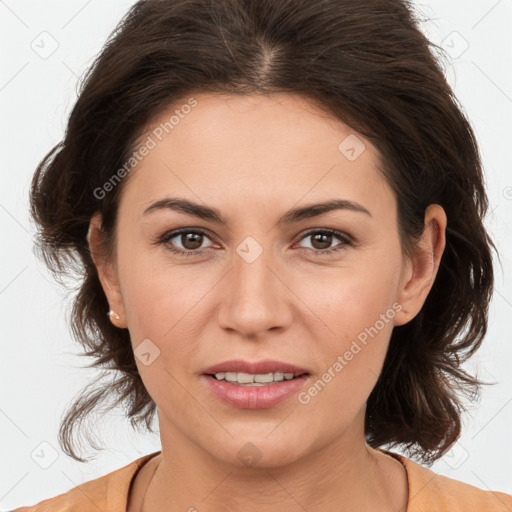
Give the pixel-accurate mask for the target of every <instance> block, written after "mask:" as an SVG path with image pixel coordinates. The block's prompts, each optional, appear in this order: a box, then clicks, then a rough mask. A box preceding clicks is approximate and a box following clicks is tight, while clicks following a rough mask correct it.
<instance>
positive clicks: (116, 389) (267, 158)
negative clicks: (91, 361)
mask: <svg viewBox="0 0 512 512" xmlns="http://www.w3.org/2000/svg"><path fill="white" fill-rule="evenodd" d="M31 205H32V214H33V216H34V218H35V220H36V221H37V222H38V223H39V225H40V227H41V231H40V237H41V238H40V239H41V244H42V250H43V255H44V256H45V258H46V261H47V262H48V264H49V266H50V268H51V269H52V270H54V271H55V272H56V273H57V274H58V273H60V272H65V271H66V270H67V268H68V267H69V263H70V261H71V260H70V258H72V259H73V258H74V260H75V261H79V262H80V264H81V265H82V267H83V282H82V285H81V288H80V290H79V293H78V295H77V297H76V300H75V303H74V319H73V328H74V332H75V334H76V336H77V338H78V339H79V341H80V342H81V343H82V344H83V345H84V347H85V348H86V350H87V354H88V355H90V356H92V357H94V358H95V366H98V367H102V368H108V369H109V370H116V371H118V372H119V373H118V374H116V375H117V376H118V378H117V380H116V381H115V383H114V385H113V386H112V385H109V386H106V387H103V388H100V389H98V390H97V391H96V392H95V393H93V394H90V395H86V396H85V397H84V398H82V399H81V400H78V401H77V402H76V403H75V405H74V406H73V407H72V408H71V409H70V411H69V412H68V414H67V416H66V418H65V421H64V422H63V424H62V427H61V431H60V441H61V445H62V447H63V449H64V450H65V451H66V453H67V454H68V455H70V456H72V457H74V458H75V459H76V460H83V459H82V458H80V457H79V455H78V454H77V452H76V450H75V447H74V442H73V434H74V429H75V427H76V426H77V424H78V423H79V421H80V420H81V419H83V418H84V417H86V416H87V415H88V414H89V413H90V412H91V411H92V410H93V409H94V408H95V406H96V404H97V403H98V402H99V401H101V400H102V399H104V398H106V397H108V396H109V395H112V393H113V394H114V395H115V396H116V397H117V402H118V403H119V404H121V403H124V402H127V404H128V417H129V418H130V419H131V421H132V423H133V424H134V425H136V424H140V423H144V424H145V425H146V426H149V424H150V422H151V419H152V418H153V416H154V413H155V412H156V410H158V421H159V427H160V437H161V442H162V450H161V451H159V452H155V453H152V454H149V455H146V456H144V457H142V458H140V459H138V460H136V461H134V462H133V463H131V464H129V465H128V466H126V467H124V468H121V469H119V470H117V471H115V472H113V473H110V474H108V475H105V476H103V477H100V478H98V479H96V480H92V481H90V482H86V483H85V484H82V485H81V486H80V487H79V488H78V487H77V488H74V489H71V490H70V491H69V492H67V493H64V494H62V495H60V496H57V497H54V498H50V499H48V500H45V501H44V502H41V503H40V504H38V505H35V506H33V507H28V508H22V509H18V510H89V509H91V507H94V508H95V510H96V509H100V510H109V511H114V510H115V511H117V510H119V511H121V510H128V511H129V512H133V511H139V510H142V511H153V510H172V511H174V510H176V511H178V510H188V511H195V510H198V511H217V510H241V511H253V510H258V511H259V510H265V511H275V510H276V511H277V510H280V511H281V510H286V511H292V512H293V511H299V510H300V511H303V510H315V511H322V512H323V511H339V510H379V511H383V512H387V511H395V512H396V511H406V512H417V511H426V510H439V511H441V510H442V511H448V510H449V511H450V512H456V511H469V510H475V511H476V510H478V511H482V510H485V511H505V510H511V509H512V496H510V495H508V494H505V493H503V492H492V491H487V490H481V489H478V488H476V487H473V486H471V485H468V484H465V483H463V482H459V481H456V480H453V479H450V478H447V477H443V476H440V475H436V474H435V473H434V472H432V471H431V470H429V469H427V468H426V467H424V466H421V465H420V464H419V463H418V462H414V461H413V460H412V459H411V458H408V457H405V456H403V455H400V454H398V453H395V452H392V451H389V450H387V449H384V448H383V446H388V447H392V446H402V447H403V448H404V449H405V450H406V451H407V452H408V453H409V455H410V456H411V457H415V458H417V459H418V460H419V461H422V462H424V463H427V464H429V463H431V462H433V461H434V460H436V459H438V458H440V457H441V456H442V455H443V454H444V453H446V452H447V451H448V450H449V449H450V447H452V446H453V445H454V443H455V442H456V440H457V438H458V437H459V435H460V430H461V414H462V412H463V405H462V398H461V396H462V395H463V394H469V395H470V396H471V394H472V393H474V392H475V391H476V390H477V389H478V386H479V384H481V383H480V382H479V381H478V380H477V379H476V378H474V377H472V376H471V375H469V374H467V373H466V372H464V371H463V370H462V369H461V363H462V362H463V361H464V360H465V359H467V358H468V357H469V356H470V355H472V354H473V353H474V352H475V351H476V350H477V349H478V347H479V346H480V344H481V342H482V339H483V337H484V335H485V332H486V329H487V311H488V304H489V300H490V297H491V294H492V288H493V268H492V252H491V251H492V249H493V248H494V245H493V243H492V241H491V239H490V237H489V235H488V233H487V232H486V230H485V228H484V226H483V222H482V219H483V217H484V215H485V212H486V209H487V197H486V192H485V190H484V187H483V177H482V169H481V162H480V157H479V153H478V148H477V145H476V142H475V138H474V134H473V132H472V130H471V127H470V125H469V123H468V121H467V119H466V117H465V116H464V114H463V112H462V111H461V110H460V108H459V107H458V105H457V102H456V99H455V98H454V96H453V93H452V91H451V89H450V87H449V86H448V84H447V82H446V80H445V78H444V76H443V73H442V71H441V69H440V67H439V65H438V63H437V62H436V60H435V59H434V57H433V54H432V53H431V51H430V46H429V42H428V41H427V40H426V38H425V37H424V36H423V34H422V33H421V32H420V30H419V29H418V27H417V24H416V21H415V19H414V17H413V14H412V13H411V10H410V7H409V6H408V4H407V3H406V2H405V1H397V0H386V1H383V0H363V1H361V2H352V1H349V0H325V1H321V2H310V1H307V0H278V1H276V0H223V1H220V0H219V1H212V0H208V1H206V0H189V1H187V2H185V1H181V0H172V1H171V0H166V1H163V0H160V1H159V0H147V1H141V2H138V3H137V4H135V5H134V6H133V8H132V9H131V10H130V11H129V13H128V14H127V16H126V17H125V18H124V19H123V21H122V22H121V24H120V26H119V27H118V30H116V31H115V32H114V33H113V34H112V36H111V38H110V39H109V41H108V42H107V44H106V46H105V47H104V49H103V51H102V52H101V54H100V55H99V57H98V58H97V60H96V62H95V64H94V65H93V67H92V68H91V70H90V72H89V74H88V76H87V77H86V80H85V83H84V85H83V87H82V90H81V93H80V97H79V99H78V101H77V103H76V105H75V107H74V109H73V111H72V113H71V116H70V119H69V123H68V126H67V131H66V136H65V139H64V140H63V141H62V143H61V144H59V145H58V146H56V147H55V148H54V149H53V150H52V151H51V152H50V153H49V154H48V155H47V156H46V157H45V159H44V160H43V161H42V162H41V164H40V166H39V167H38V169H37V171H36V174H35V176H34V180H33V184H32V190H31ZM107 312H108V314H106V313H107Z"/></svg>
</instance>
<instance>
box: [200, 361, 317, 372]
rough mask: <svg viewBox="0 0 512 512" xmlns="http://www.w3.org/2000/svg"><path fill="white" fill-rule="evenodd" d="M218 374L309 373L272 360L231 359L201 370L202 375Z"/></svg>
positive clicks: (297, 367)
mask: <svg viewBox="0 0 512 512" xmlns="http://www.w3.org/2000/svg"><path fill="white" fill-rule="evenodd" d="M219 372H243V373H252V374H256V373H271V372H272V373H275V372H283V373H294V374H295V375H301V374H303V373H309V372H308V370H307V369H305V368H300V367H299V366H295V365H293V364H289V363H285V362H282V361H276V360H273V359H264V360H262V361H244V360H243V359H231V360H230V361H224V362H222V363H217V364H214V365H213V366H209V367H208V368H206V369H205V370H203V374H204V375H213V374H215V373H219Z"/></svg>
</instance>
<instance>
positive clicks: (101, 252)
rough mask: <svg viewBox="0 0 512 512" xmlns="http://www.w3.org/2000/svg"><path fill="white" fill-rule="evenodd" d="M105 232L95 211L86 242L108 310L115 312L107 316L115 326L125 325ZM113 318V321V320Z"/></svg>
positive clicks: (119, 293) (123, 311) (99, 216)
mask: <svg viewBox="0 0 512 512" xmlns="http://www.w3.org/2000/svg"><path fill="white" fill-rule="evenodd" d="M104 237H105V233H104V232H103V230H102V217H101V214H100V213H95V214H94V215H93V216H92V217H91V220H90V222H89V231H88V233H87V242H88V243H89V251H90V253H91V257H92V259H93V262H94V265H95V266H96V270H97V272H98V278H99V280H100V283H101V286H102V288H103V291H104V293H105V295H106V297H107V301H108V303H109V306H110V311H112V312H114V313H115V315H116V316H115V317H113V315H111V314H109V312H107V311H105V314H109V318H110V320H111V321H112V323H113V324H114V325H115V326H116V327H121V328H124V327H126V320H125V319H126V315H125V309H124V305H123V300H122V295H121V291H120V287H119V280H118V276H117V273H116V271H115V264H114V262H112V261H111V260H110V258H109V255H108V254H107V253H106V251H105V247H104ZM114 320H115V321H114Z"/></svg>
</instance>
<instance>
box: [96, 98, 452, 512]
mask: <svg viewBox="0 0 512 512" xmlns="http://www.w3.org/2000/svg"><path fill="white" fill-rule="evenodd" d="M194 97H195V98H196V99H197V101H198V105H197V106H196V107H194V108H193V109H192V111H191V112H190V113H189V114H188V115H186V116H184V118H183V119H180V122H179V124H178V125H177V126H175V127H174V129H173V131H172V132H171V133H170V134H169V135H167V136H166V137H164V138H163V140H162V141H161V142H159V143H158V145H157V146H156V147H155V148H154V149H152V150H151V151H150V152H149V154H148V155H147V156H146V157H145V158H144V159H143V160H142V161H141V162H140V163H139V164H138V165H137V166H136V167H135V168H134V170H133V171H131V174H130V175H129V177H128V179H127V182H126V183H125V184H124V189H123V192H122V195H121V200H120V205H119V217H118V225H117V242H116V243H117V246H116V247H117V256H116V258H115V259H114V260H111V259H109V258H108V257H106V256H105V255H103V254H102V253H101V251H100V245H99V244H100V241H101V236H102V234H101V231H100V226H101V216H100V215H99V214H96V215H94V216H93V218H92V219H91V229H90V247H91V252H92V254H93V258H94V260H95V263H96V266H97V268H98V272H99V276H100V280H101V283H102V286H103V289H104V291H105V293H106V296H107V298H108V302H109V305H110V307H111V309H112V310H114V311H115V312H116V313H117V314H118V315H119V319H117V320H113V321H114V322H115V324H116V325H117V326H118V327H120V328H128V329H129V332H130V336H131V340H132V345H133V348H134V350H135V349H136V348H137V346H138V345H139V344H140V343H141V342H142V341H143V340H145V339H148V338H149V339H150V340H151V342H152V343H154V345H156V346H157V347H158V349H159V350H160V355H159V356H158V357H157V358H156V359H154V361H153V362H152V363H151V364H150V365H148V366H146V365H145V364H142V362H141V361H140V360H139V359H138V358H136V361H137V366H138V369H139V372H140V375H141V377H142V380H143V382H144V384H145V386H146V388H147V390H148V392H149V394H150V395H151V397H152V398H153V400H154V401H155V403H156V405H157V408H158V417H159V426H160V436H161V442H162V453H161V455H159V456H157V457H155V458H153V459H152V460H151V461H150V463H148V464H147V465H146V466H144V467H143V468H142V470H141V471H140V472H139V473H138V474H137V477H136V479H135V482H134V488H133V491H132V493H131V495H130V501H129V508H128V510H130V511H134V510H140V507H141V503H142V497H143V495H144V493H145V492H146V491H147V495H146V498H145V505H144V507H145V508H144V509H145V510H163V509H164V508H163V507H166V508H165V510H172V511H174V510H176V511H178V510H180V511H185V510H189V509H190V510H193V509H191V507H195V508H196V509H197V510H200V511H201V512H203V511H209V512H213V511H221V510H222V511H224V510H244V511H249V512H250V511H258V512H259V511H261V510H265V511H270V512H273V511H278V510H279V511H282V510H287V511H291V512H295V511H301V512H302V511H304V510H316V511H334V510H336V511H339V510H379V511H395V512H397V511H399V510H405V508H406V504H407V500H408V489H407V475H406V473H405V470H404V468H403V466H402V465H401V464H400V463H399V462H398V461H397V460H395V459H393V458H392V457H390V456H388V455H385V454H383V453H382V452H380V451H377V450H373V449H371V448H370V447H369V446H368V445H367V444H366V443H365V438H364V417H365V404H366V400H367V398H368V396H369V394H370V392H371V391H372V389H373V387H374V386H375V383H376V381H377V378H378V375H379V373H380V371H381V369H382V365H383V362H384V358H385V355H386V350H387V347H388V343H389V339H390V336H391V332H392V329H393V327H394V326H395V325H402V324H404V323H407V322H408V321H410V320H411V319H412V318H413V317H414V316H415V315H416V314H417V313H418V312H419V311H420V309H421V307H422V305H423V303H424V301H425V299H426V297H427V295H428V293H429V291H430V289H431V287H432V284H433V282H434V279H435V276H436V273H437V269H438V266H439V261H440V259H441V255H442V253H443V250H444V247H445V229H446V215H445V213H444V211H443V209H442V208H441V207H440V206H439V205H430V206H429V208H428V209H427V210H426V212H425V230H424V234H423V237H422V239H421V241H420V243H419V244H418V247H417V248H416V249H415V252H414V254H413V256H412V257H411V258H406V257H405V256H404V255H403V253H402V249H401V244H400V239H399V234H398V223H397V206H396V204H397V203H396V198H395V196H394V194H393V191H392V189H391V188H390V187H389V185H388V184H387V182H386V181H385V179H384V178H383V176H382V174H381V172H380V171H379V170H378V168H377V165H378V163H379V159H380V155H379V153H378V151H377V150H376V148H375V147H374V146H373V145H372V144H371V143H370V142H369V141H368V140H366V139H365V138H364V137H363V136H362V135H360V134H357V133H356V132H354V130H352V129H351V128H350V127H348V126H347V125H345V124H344V123H343V122H341V121H340V120H338V119H335V118H331V117H328V116H327V115H326V114H325V113H324V112H321V111H320V110H318V109H316V108H315V107H314V105H313V104H311V103H309V102H307V101H306V100H305V99H303V98H301V97H300V96H296V95H291V94H281V93H280V94H273V95H270V96H269V95H267V96H260V95H246V96H234V95H219V94H210V93H203V94H199V95H194ZM177 107H179V105H178V106H176V105H173V107H172V108H170V109H169V110H168V111H167V110H166V111H165V112H162V115H161V116H159V117H158V118H157V119H155V120H154V122H153V123H152V124H151V126H150V127H149V128H148V133H147V134H150V133H151V130H152V129H154V127H157V126H158V125H159V124H160V123H161V122H165V121H166V120H168V119H169V117H170V115H171V114H172V112H173V111H174V110H175V109H176V108H177ZM354 133H356V135H357V137H359V139H360V140H361V141H363V142H364V144H365V147H366V149H365V150H364V151H363V152H362V154H361V155H360V156H359V157H358V158H357V159H356V160H354V161H350V160H349V159H348V158H346V156H345V155H344V154H343V153H342V152H340V150H339V149H338V146H339V144H340V143H341V142H342V141H343V140H344V139H345V138H346V137H347V136H348V135H349V134H354ZM147 134H146V135H145V136H143V137H141V141H143V140H145V139H146V137H147ZM125 179H126V178H125ZM167 196H173V197H181V198H185V199H188V200H190V201H194V202H198V203H200V204H202V205H207V206H209V207H213V208H216V209H218V210H219V211H220V213H221V215H222V216H223V217H224V218H225V219H226V220H227V225H221V224H218V223H215V222H213V221H210V220H202V219H198V218H196V217H194V216H191V215H189V214H184V213H180V212H177V211H172V210H158V211H154V212H152V213H150V214H146V215H144V213H143V212H144V210H145V209H146V208H147V207H148V206H150V205H151V204H153V203H154V202H156V201H157V200H159V199H162V198H164V197H167ZM340 198H343V199H347V200H350V201H355V202H357V203H359V204H360V205H362V206H363V207H364V208H366V209H367V210H368V211H369V212H370V214H371V215H367V214H365V213H361V212H357V211H350V210H346V209H340V210H334V211H330V212H328V213H324V214H322V215H319V216H317V217H314V218H310V219H303V220H301V221H299V222H296V223H294V224H290V225H280V224H278V223H277V220H278V219H279V218H280V217H281V216H282V215H283V214H284V213H285V212H287V211H288V210H289V209H291V208H294V207H298V206H305V205H308V204H312V203H317V202H321V201H326V200H330V199H340ZM183 227H184V228H190V227H194V228H200V229H202V230H203V231H204V232H205V236H204V237H203V238H202V239H201V238H200V239H199V242H198V243H197V244H196V246H195V247H197V246H199V244H200V243H201V241H202V245H200V246H199V249H193V247H194V245H193V244H191V242H190V241H187V239H186V238H185V237H182V236H181V237H180V236H176V237H174V238H172V240H171V241H168V242H167V247H169V246H174V247H175V248H178V249H179V248H181V249H183V248H186V249H188V250H195V251H196V253H197V254H193V255H192V256H180V255H177V254H173V253H171V252H170V251H169V250H168V249H166V244H165V243H160V244H159V243H155V240H158V239H159V238H161V237H162V236H163V235H164V234H166V233H168V232H170V231H173V230H176V229H178V228H183ZM329 228H330V229H334V230H338V231H340V232H342V233H346V234H347V235H349V236H350V237H352V239H353V240H355V244H352V245H347V244H344V243H343V241H342V240H341V239H339V238H337V237H336V235H334V236H333V237H332V238H331V239H330V240H331V242H330V245H329V241H327V243H325V242H324V245H322V244H321V239H320V240H318V237H314V236H306V232H308V234H309V235H311V233H309V232H310V231H311V230H312V229H315V230H318V231H321V230H322V229H329ZM314 234H315V233H313V235H314ZM247 236H251V237H253V238H254V239H255V240H256V241H257V242H258V244H259V245H260V246H261V248H262V249H263V252H262V254H261V255H260V256H259V257H258V258H256V259H255V261H253V262H252V263H247V262H246V261H245V260H244V259H243V258H241V257H240V256H239V255H238V253H237V252H236V248H237V247H238V246H239V244H240V243H241V242H242V241H243V240H244V239H245V238H246V237H247ZM315 238H316V240H315ZM336 246H338V247H341V250H339V251H337V252H335V253H333V254H331V255H330V256H325V255H322V254H314V252H313V250H314V249H316V250H318V251H325V250H327V249H329V248H333V247H336ZM191 247H192V249H191ZM393 304H395V305H396V304H399V305H400V310H399V311H396V309H395V310H394V309H393ZM390 310H391V311H395V315H394V317H393V319H392V320H390V321H389V322H387V323H385V325H384V327H383V328H381V329H380V330H379V332H378V334H377V335H375V336H374V337H373V338H370V339H369V341H368V343H367V345H365V346H364V348H362V350H360V351H359V352H358V353H357V355H355V356H354V357H353V358H352V360H350V361H349V362H348V363H347V364H346V365H345V366H344V367H343V369H342V371H340V372H338V373H337V374H336V376H335V377H334V378H332V379H331V380H330V382H329V383H328V384H327V385H326V386H325V387H324V388H323V389H322V391H321V392H319V393H318V394H317V395H316V396H314V397H312V398H311V400H310V401H309V403H307V404H303V403H300V402H299V401H298V398H297V395H294V396H292V397H291V398H288V399H287V400H285V401H284V402H282V403H280V404H279V405H277V406H275V407H272V408H266V409H259V410H249V409H241V408H236V407H233V406H230V405H227V404H225V403H223V402H221V401H220V400H218V399H217V398H216V397H214V396H213V395H212V394H211V392H210V391H209V390H208V389H207V388H206V387H205V386H204V383H203V382H202V380H201V378H200V375H201V374H202V371H203V370H204V369H205V368H206V367H207V366H210V365H212V364H215V363H219V362H222V361H225V360H228V359H234V358H241V359H247V360H251V361H253V360H261V359H267V358H269V359H277V360H282V361H287V362H289V363H292V364H295V365H297V366H300V367H303V368H306V369H307V371H308V372H310V374H311V379H312V381H313V382H315V381H317V380H318V379H319V378H320V377H321V376H322V375H323V374H324V372H326V371H327V370H328V368H329V367H332V366H333V364H334V362H335V361H336V360H337V357H338V355H343V354H344V353H345V352H346V351H347V350H349V348H350V346H351V343H352V341H353V340H355V339H357V336H358V334H360V333H361V332H362V331H364V329H365V328H367V327H370V326H373V325H375V323H376V321H377V320H378V319H379V315H381V314H385V313H386V312H387V311H390ZM411 342H413V341H412V340H411ZM249 442H250V443H252V444H253V445H255V446H256V448H257V450H258V453H259V456H260V458H259V460H258V461H257V462H256V463H255V464H254V465H253V466H251V467H247V466H246V465H244V463H243V462H242V461H241V460H240V459H239V457H238V456H237V454H238V452H239V450H240V449H241V448H242V447H244V445H246V443H249ZM155 470H156V471H155ZM153 471H155V473H154V477H153V478H152V479H151V477H152V476H153ZM149 484H150V485H149ZM148 485H149V489H148ZM340 507H342V508H340Z"/></svg>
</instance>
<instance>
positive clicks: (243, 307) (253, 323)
mask: <svg viewBox="0 0 512 512" xmlns="http://www.w3.org/2000/svg"><path fill="white" fill-rule="evenodd" d="M276 266H277V265H276V262H275V261H274V254H273V251H272V250H271V249H270V248H265V249H264V248H263V244H260V243H259V242H258V241H257V240H256V239H255V238H253V237H247V238H246V239H244V240H243V241H242V242H241V243H240V244H239V245H238V246H237V247H236V252H234V253H233V267H232V269H231V272H229V273H228V274H227V275H226V279H227V281H226V283H225V286H224V289H223V293H225V295H224V297H223V298H222V299H221V306H220V313H219V317H218V318H219V322H220V324H221V326H222V327H224V328H227V327H229V328H232V329H235V330H237V331H240V332H241V333H243V334H244V335H245V336H248V335H254V334H257V332H258V331H265V330H268V329H270V328H273V327H277V326H278V325H282V323H283V320H284V314H283V306H284V301H283V296H282V293H283V290H282V287H283V285H282V283H280V282H279V280H278V279H277V278H276V276H275V275H274V273H275V270H274V271H272V270H271V269H273V268H275V267H276Z"/></svg>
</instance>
